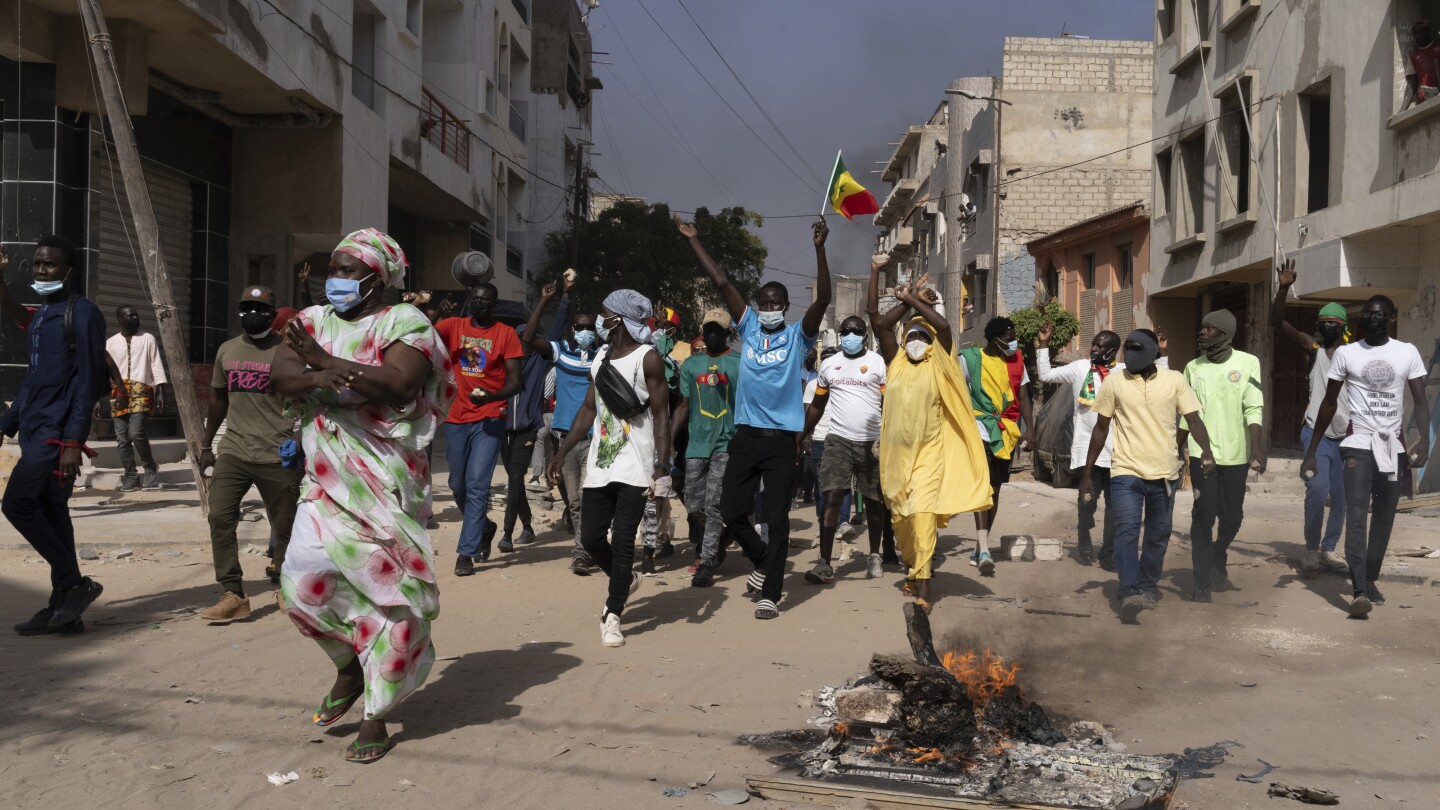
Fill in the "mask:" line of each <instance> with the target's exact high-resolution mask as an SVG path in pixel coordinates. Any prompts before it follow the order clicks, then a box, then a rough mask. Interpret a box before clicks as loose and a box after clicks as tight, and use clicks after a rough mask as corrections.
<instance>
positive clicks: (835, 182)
mask: <svg viewBox="0 0 1440 810" xmlns="http://www.w3.org/2000/svg"><path fill="white" fill-rule="evenodd" d="M825 201H826V202H827V203H828V204H829V205H830V207H831V208H833V209H835V213H837V214H841V215H843V216H844V217H845V218H846V219H854V218H855V215H856V214H877V213H879V212H880V205H879V204H878V203H876V202H875V195H874V194H871V193H870V192H868V191H866V190H865V187H864V186H862V185H860V184H859V183H857V182H855V178H854V177H851V176H850V170H849V169H846V168H845V161H844V160H842V159H841V157H840V153H839V152H836V153H835V170H834V171H832V172H831V173H830V186H829V188H827V189H826V191H825ZM820 213H821V214H822V215H823V214H824V213H825V209H824V207H821V209H820Z"/></svg>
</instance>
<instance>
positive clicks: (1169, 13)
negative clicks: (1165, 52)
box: [1155, 0, 1180, 42]
mask: <svg viewBox="0 0 1440 810" xmlns="http://www.w3.org/2000/svg"><path fill="white" fill-rule="evenodd" d="M1179 3H1180V0H1160V6H1159V8H1158V9H1157V10H1156V12H1155V30H1156V34H1157V35H1158V37H1159V38H1158V39H1157V40H1156V41H1157V42H1164V41H1165V40H1167V39H1169V38H1170V35H1171V34H1174V33H1175V6H1177V5H1179Z"/></svg>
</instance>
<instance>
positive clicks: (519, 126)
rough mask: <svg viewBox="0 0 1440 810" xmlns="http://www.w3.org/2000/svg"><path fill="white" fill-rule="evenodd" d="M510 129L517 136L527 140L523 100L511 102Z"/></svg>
mask: <svg viewBox="0 0 1440 810" xmlns="http://www.w3.org/2000/svg"><path fill="white" fill-rule="evenodd" d="M510 131H511V132H513V133H515V137H517V138H519V139H520V140H522V141H523V140H525V105H524V103H523V102H519V101H512V102H510Z"/></svg>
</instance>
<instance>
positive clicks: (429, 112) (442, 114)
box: [420, 87, 470, 171]
mask: <svg viewBox="0 0 1440 810" xmlns="http://www.w3.org/2000/svg"><path fill="white" fill-rule="evenodd" d="M420 95H421V100H422V103H421V105H420V136H421V137H423V138H424V139H425V140H427V141H429V142H430V143H432V144H434V145H435V148H437V149H439V150H440V153H441V154H442V155H445V156H446V157H448V158H450V159H451V160H453V161H455V163H456V164H458V165H459V166H460V168H462V169H465V170H466V171H469V169H470V128H469V127H467V126H465V124H464V123H463V122H462V121H461V120H460V119H459V118H456V117H455V114H454V113H452V112H450V110H449V109H448V108H446V106H445V105H444V104H442V103H440V99H438V98H436V97H435V95H434V94H433V93H431V92H430V91H429V90H427V89H425V88H423V87H422V88H420Z"/></svg>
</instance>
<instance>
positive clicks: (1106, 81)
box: [1001, 37, 1155, 93]
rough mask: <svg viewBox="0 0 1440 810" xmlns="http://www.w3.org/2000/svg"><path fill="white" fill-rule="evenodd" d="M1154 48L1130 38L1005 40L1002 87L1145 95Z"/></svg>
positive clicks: (1153, 66) (1151, 72)
mask: <svg viewBox="0 0 1440 810" xmlns="http://www.w3.org/2000/svg"><path fill="white" fill-rule="evenodd" d="M1154 68H1155V57H1154V48H1153V46H1152V45H1151V44H1150V43H1149V42H1138V41H1129V40H1080V39H1038V38H1033V37H1009V38H1007V39H1006V40H1005V63H1004V72H1003V73H1002V74H1001V75H1003V76H1004V77H1005V79H1004V83H1005V87H1004V89H1005V90H1006V91H1007V92H1014V91H1020V90H1040V91H1045V90H1053V91H1057V92H1108V93H1149V92H1150V90H1151V87H1152V86H1153V84H1154Z"/></svg>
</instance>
